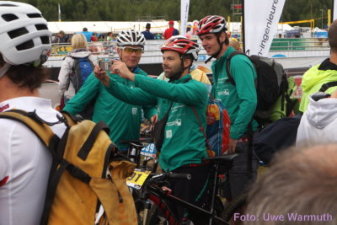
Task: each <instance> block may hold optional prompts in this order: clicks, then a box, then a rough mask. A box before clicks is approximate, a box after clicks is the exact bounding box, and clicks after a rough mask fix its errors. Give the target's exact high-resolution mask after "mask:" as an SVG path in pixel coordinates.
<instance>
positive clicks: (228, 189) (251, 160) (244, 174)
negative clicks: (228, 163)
mask: <svg viewBox="0 0 337 225" xmlns="http://www.w3.org/2000/svg"><path fill="white" fill-rule="evenodd" d="M235 151H236V153H238V156H237V157H236V158H235V159H234V160H233V166H232V168H231V169H230V171H229V173H228V181H227V182H225V187H224V188H225V197H226V198H227V199H229V200H231V199H235V198H237V197H239V196H240V195H241V194H243V193H244V192H246V191H247V189H248V187H249V185H250V184H251V183H252V181H253V180H254V179H255V177H256V168H257V160H256V159H255V157H254V156H253V154H250V153H249V151H252V149H249V143H248V142H238V144H237V146H236V149H235Z"/></svg>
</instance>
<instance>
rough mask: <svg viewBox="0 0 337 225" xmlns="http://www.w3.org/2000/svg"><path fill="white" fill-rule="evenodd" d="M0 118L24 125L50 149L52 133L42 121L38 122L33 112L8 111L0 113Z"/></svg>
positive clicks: (52, 138)
mask: <svg viewBox="0 0 337 225" xmlns="http://www.w3.org/2000/svg"><path fill="white" fill-rule="evenodd" d="M0 118H6V119H12V120H15V121H18V122H20V123H22V124H24V125H25V126H26V127H28V128H29V129H30V130H31V131H32V132H33V133H34V134H35V135H36V136H37V137H38V138H39V139H40V140H41V141H42V143H43V144H44V145H45V146H47V147H48V148H49V147H50V145H51V143H52V141H53V140H54V136H55V134H54V132H53V131H52V130H51V128H50V127H49V126H48V125H47V124H46V123H44V121H42V120H40V121H39V120H38V119H37V118H38V117H37V115H36V113H35V112H33V113H32V112H26V111H23V110H10V111H6V112H1V113H0Z"/></svg>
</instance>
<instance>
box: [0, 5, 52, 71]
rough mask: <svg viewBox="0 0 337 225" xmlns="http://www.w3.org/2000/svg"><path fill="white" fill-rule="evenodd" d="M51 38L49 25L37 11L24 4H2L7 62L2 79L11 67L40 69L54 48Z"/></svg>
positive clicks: (1, 49)
mask: <svg viewBox="0 0 337 225" xmlns="http://www.w3.org/2000/svg"><path fill="white" fill-rule="evenodd" d="M50 36H51V32H50V31H49V30H48V26H47V21H46V20H45V19H44V18H43V17H42V15H41V12H40V11H39V10H38V9H37V8H35V7H34V6H32V5H29V4H26V3H21V2H11V1H0V43H1V44H0V53H1V54H2V57H3V59H4V61H5V62H6V64H5V66H3V68H1V70H5V71H1V72H0V77H1V76H2V75H3V74H4V73H5V72H6V71H7V70H8V68H9V67H10V65H21V64H33V65H34V66H38V65H40V64H42V63H43V62H45V61H46V60H47V56H48V53H49V51H50V48H51V44H50ZM6 67H7V69H5V68H6Z"/></svg>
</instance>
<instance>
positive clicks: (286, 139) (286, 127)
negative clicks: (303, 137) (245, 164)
mask: <svg viewBox="0 0 337 225" xmlns="http://www.w3.org/2000/svg"><path fill="white" fill-rule="evenodd" d="M300 122H301V116H300V115H296V116H294V117H285V118H282V119H279V120H277V121H275V122H274V123H272V124H270V125H269V126H267V127H266V128H264V129H263V130H261V131H260V132H258V133H256V135H255V136H254V139H253V140H254V141H253V150H254V152H255V154H256V157H257V158H258V160H259V161H260V162H261V163H263V164H269V162H270V161H271V159H272V158H273V156H274V154H275V153H276V152H278V151H281V150H283V149H286V148H288V147H290V146H292V145H294V144H295V142H296V135H297V128H298V126H299V125H300Z"/></svg>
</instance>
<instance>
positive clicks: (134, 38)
mask: <svg viewBox="0 0 337 225" xmlns="http://www.w3.org/2000/svg"><path fill="white" fill-rule="evenodd" d="M117 45H118V46H126V45H138V46H142V47H144V45H145V37H144V35H143V34H142V33H141V32H139V31H135V30H126V31H122V32H120V33H119V34H118V36H117Z"/></svg>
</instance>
